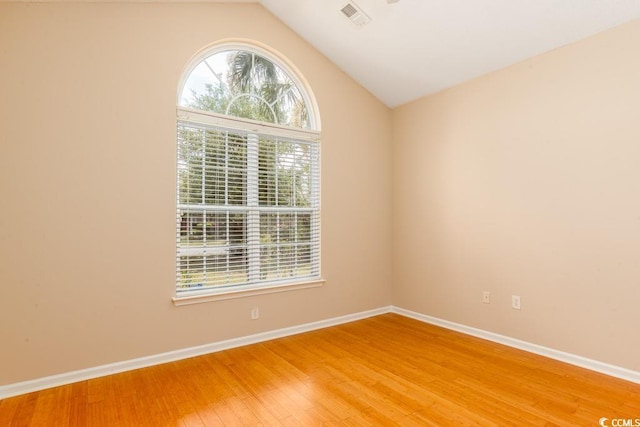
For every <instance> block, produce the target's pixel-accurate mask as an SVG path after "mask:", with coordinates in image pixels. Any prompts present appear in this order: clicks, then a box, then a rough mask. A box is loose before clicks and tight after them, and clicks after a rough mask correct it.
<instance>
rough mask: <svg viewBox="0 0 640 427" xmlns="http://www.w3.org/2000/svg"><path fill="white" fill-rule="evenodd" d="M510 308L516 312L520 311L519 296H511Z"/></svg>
mask: <svg viewBox="0 0 640 427" xmlns="http://www.w3.org/2000/svg"><path fill="white" fill-rule="evenodd" d="M511 308H514V309H516V310H520V296H519V295H511Z"/></svg>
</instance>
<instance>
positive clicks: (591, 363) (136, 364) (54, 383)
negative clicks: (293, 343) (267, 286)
mask: <svg viewBox="0 0 640 427" xmlns="http://www.w3.org/2000/svg"><path fill="white" fill-rule="evenodd" d="M385 313H395V314H398V315H400V316H405V317H409V318H411V319H415V320H419V321H421V322H425V323H429V324H431V325H435V326H440V327H442V328H445V329H450V330H453V331H457V332H461V333H463V334H466V335H471V336H474V337H477V338H482V339H486V340H488V341H493V342H496V343H499V344H503V345H506V346H509V347H513V348H517V349H520V350H524V351H528V352H530V353H534V354H538V355H541V356H545V357H548V358H550V359H555V360H558V361H561V362H565V363H568V364H570V365H575V366H579V367H581V368H585V369H589V370H591V371H595V372H600V373H602V374H605V375H609V376H612V377H615V378H620V379H623V380H626V381H630V382H633V383H637V384H640V372H637V371H632V370H630V369H626V368H622V367H619V366H615V365H610V364H607V363H603V362H599V361H597V360H592V359H588V358H586V357H582V356H578V355H575V354H571V353H566V352H563V351H559V350H554V349H552V348H548V347H544V346H541V345H537V344H532V343H529V342H526V341H521V340H518V339H515V338H511V337H507V336H504V335H500V334H496V333H493V332H489V331H485V330H482V329H477V328H473V327H471V326H466V325H462V324H459V323H455V322H450V321H448V320H443V319H439V318H437V317H432V316H428V315H426V314H422V313H418V312H415V311H411V310H407V309H404V308H400V307H396V306H387V307H380V308H377V309H373V310H367V311H362V312H359V313H354V314H349V315H345V316H339V317H334V318H331V319H326V320H320V321H317V322H311V323H305V324H303V325H298V326H291V327H288V328H282V329H277V330H274V331H268V332H262V333H259V334H254V335H248V336H245V337H239V338H232V339H229V340H225V341H218V342H215V343H211V344H205V345H201V346H196V347H189V348H185V349H181V350H175V351H169V352H166V353H160V354H156V355H152V356H147V357H140V358H136V359H131V360H125V361H122V362H116V363H111V364H107V365H101V366H96V367H93V368H88V369H81V370H78V371H72V372H66V373H63V374H58V375H52V376H48V377H43V378H37V379H34V380H30V381H23V382H19V383H14V384H8V385H4V386H0V400H1V399H6V398H8V397H12V396H18V395H21V394H26V393H31V392H34V391H39V390H44V389H47V388H52V387H58V386H61V385H66V384H71V383H75V382H78V381H85V380H90V379H93V378H98V377H103V376H106V375H112V374H117V373H120V372H125V371H132V370H134V369H140V368H146V367H149V366H155V365H160V364H163V363H169V362H174V361H176V360H182V359H188V358H190V357H196V356H202V355H204V354H209V353H215V352H218V351H222V350H228V349H231V348H236V347H242V346H245V345H249V344H256V343H259V342H263V341H268V340H272V339H276V338H282V337H286V336H290V335H296V334H301V333H304V332H310V331H314V330H317V329H323V328H328V327H331V326H336V325H341V324H343V323H349V322H354V321H357V320H362V319H366V318H369V317H374V316H378V315H381V314H385Z"/></svg>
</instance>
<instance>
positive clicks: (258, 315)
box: [251, 307, 260, 320]
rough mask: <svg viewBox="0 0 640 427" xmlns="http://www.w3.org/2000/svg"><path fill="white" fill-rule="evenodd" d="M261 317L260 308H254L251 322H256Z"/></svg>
mask: <svg viewBox="0 0 640 427" xmlns="http://www.w3.org/2000/svg"><path fill="white" fill-rule="evenodd" d="M259 317H260V309H259V308H258V307H253V308H252V309H251V320H256V319H257V318H259Z"/></svg>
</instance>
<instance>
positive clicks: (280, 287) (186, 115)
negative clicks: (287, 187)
mask: <svg viewBox="0 0 640 427" xmlns="http://www.w3.org/2000/svg"><path fill="white" fill-rule="evenodd" d="M230 49H242V50H248V51H252V52H254V53H256V54H258V55H261V56H264V57H266V58H267V59H269V60H271V61H272V62H274V64H276V65H277V66H279V67H281V68H282V69H284V70H285V71H287V72H288V73H289V76H290V77H291V78H292V80H293V81H294V82H295V83H296V84H297V85H298V90H299V91H300V92H301V94H302V96H303V97H304V99H305V102H306V103H307V108H308V110H309V121H310V124H311V126H312V127H313V126H316V123H317V122H318V116H317V106H316V104H315V102H311V99H312V98H310V95H309V93H308V92H307V90H306V89H307V88H306V85H302V84H301V83H300V79H299V78H298V76H297V74H296V73H295V72H291V71H290V68H289V66H287V65H285V64H283V63H282V61H278V60H277V59H275V58H274V56H273V55H272V54H270V53H268V52H266V51H265V50H264V49H261V48H259V47H258V48H257V47H256V46H253V45H252V46H248V45H246V44H240V45H239V44H238V43H234V44H232V45H229V44H226V45H222V46H218V47H217V48H216V49H214V50H211V49H209V50H207V51H206V52H205V54H201V55H199V56H198V57H197V58H200V59H199V60H196V61H193V62H192V66H191V67H190V68H189V69H188V70H187V72H186V74H185V76H188V75H189V72H190V71H191V70H193V68H194V67H195V66H196V65H197V64H198V63H199V61H200V60H201V59H202V58H203V57H205V55H206V56H209V55H212V54H215V52H216V51H223V50H230ZM184 82H185V78H183V80H182V84H184ZM180 89H182V87H181V88H180ZM178 96H179V97H180V93H179V94H178ZM177 120H178V123H180V122H182V123H187V124H202V125H206V126H214V127H225V128H229V129H235V130H239V131H244V132H246V133H247V136H248V141H247V203H246V206H243V207H242V209H244V210H246V212H247V226H246V227H247V230H248V233H247V258H248V271H247V277H248V283H247V284H238V285H226V286H221V287H219V288H217V287H213V288H211V287H210V288H206V289H202V290H199V289H197V288H195V289H189V290H186V291H181V290H179V289H180V283H179V279H177V286H176V296H175V297H173V298H172V300H173V302H174V304H175V305H177V306H178V305H189V304H195V303H201V302H208V301H217V300H225V299H231V298H239V297H247V296H253V295H260V294H268V293H275V292H283V291H289V290H295V289H306V288H311V287H318V286H322V285H323V284H324V280H323V279H322V277H321V273H320V271H321V270H320V241H319V240H320V229H319V227H320V220H319V217H320V173H319V172H320V144H319V141H320V131H319V130H309V129H298V128H292V127H287V126H280V125H277V124H273V123H265V122H258V121H254V120H247V119H241V118H236V117H230V116H225V115H223V114H218V113H211V112H203V111H199V110H194V109H191V108H186V107H182V106H178V107H177ZM258 135H268V136H274V137H281V138H292V139H295V140H301V141H310V142H313V143H315V144H317V146H316V150H317V156H318V158H317V159H316V160H315V161H312V162H311V166H312V168H317V169H314V170H312V173H311V176H312V180H314V182H313V183H312V187H313V188H315V189H316V190H315V191H313V192H312V199H313V200H312V201H311V208H309V209H310V210H314V212H315V215H317V221H316V222H315V224H314V226H315V227H316V228H317V229H314V230H312V234H313V235H315V236H316V238H317V244H316V245H313V244H312V248H313V250H312V253H311V262H312V265H313V264H314V263H315V265H317V272H316V273H315V274H314V275H312V276H311V277H292V278H290V279H288V280H277V281H273V282H268V281H259V280H258V279H259V274H260V212H261V211H264V210H265V209H264V207H260V206H259V202H258V200H259V195H258V165H257V162H258ZM254 163H255V164H254ZM227 208H228V206H227ZM291 209H293V210H298V211H299V210H300V209H299V208H291ZM279 211H283V209H282V208H279ZM178 212H180V206H178ZM179 217H180V215H179V213H178V221H177V233H178V234H179V233H180V220H179ZM312 222H313V221H312ZM312 238H313V237H312ZM177 240H178V249H177V250H178V254H177V259H180V255H181V254H182V255H185V254H189V255H196V256H197V255H204V254H205V252H206V251H207V250H208V251H209V252H206V253H207V254H211V252H210V251H211V249H210V248H206V247H195V248H180V245H179V238H178V239H177ZM219 250H220V249H219ZM221 250H224V249H221ZM181 251H182V252H181ZM178 268H179V266H178ZM177 276H178V277H179V272H178V275H177Z"/></svg>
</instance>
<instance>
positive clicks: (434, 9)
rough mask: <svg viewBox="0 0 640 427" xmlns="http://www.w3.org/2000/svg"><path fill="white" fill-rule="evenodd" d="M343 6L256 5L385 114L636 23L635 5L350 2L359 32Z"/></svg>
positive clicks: (286, 0)
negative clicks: (358, 13)
mask: <svg viewBox="0 0 640 427" xmlns="http://www.w3.org/2000/svg"><path fill="white" fill-rule="evenodd" d="M348 1H349V0H260V3H262V4H263V5H264V6H265V7H266V8H267V9H269V10H270V11H271V12H272V13H273V14H274V15H276V16H277V17H278V18H280V19H281V20H282V21H283V22H284V23H286V24H287V25H288V26H290V27H291V28H292V29H293V30H294V31H296V32H297V33H298V34H300V36H302V37H303V38H304V39H306V40H307V41H308V42H309V43H311V44H312V45H313V46H315V47H316V48H317V49H318V50H320V51H321V52H322V53H323V54H324V55H326V56H327V57H328V58H329V59H331V60H332V61H333V62H334V63H335V64H337V65H338V66H339V67H340V68H341V69H343V70H344V71H345V72H346V73H347V74H349V75H351V76H352V77H353V78H354V79H355V80H357V81H358V82H360V84H362V85H363V86H364V87H366V88H367V89H368V90H369V91H371V93H373V94H374V95H375V96H376V97H378V98H379V99H380V100H381V101H382V102H384V103H385V104H386V105H388V106H389V107H395V106H397V105H400V104H403V103H406V102H409V101H411V100H414V99H417V98H419V97H422V96H424V95H427V94H431V93H434V92H437V91H439V90H442V89H444V88H447V87H450V86H454V85H456V84H458V83H461V82H464V81H466V80H470V79H472V78H474V77H477V76H480V75H482V74H485V73H488V72H490V71H493V70H497V69H500V68H503V67H505V66H508V65H510V64H513V63H515V62H518V61H521V60H523V59H526V58H529V57H532V56H535V55H538V54H540V53H543V52H546V51H549V50H552V49H555V48H557V47H559V46H562V45H565V44H568V43H571V42H574V41H577V40H580V39H582V38H585V37H587V36H589V35H592V34H595V33H597V32H600V31H602V30H605V29H607V28H611V27H614V26H616V25H619V24H622V23H624V22H627V21H631V20H633V19H638V18H640V0H400V1H399V2H398V3H396V4H387V2H386V0H355V3H356V4H357V5H358V6H360V8H361V9H363V10H364V11H365V12H366V13H367V14H368V15H369V16H370V17H371V18H372V21H371V22H370V23H369V24H368V25H366V26H364V27H362V28H360V29H357V28H356V27H355V26H354V25H353V24H352V23H351V22H350V21H349V20H348V19H347V18H346V17H345V16H344V15H343V14H342V13H341V12H340V9H341V8H342V7H343V6H344V5H346V4H347V2H348ZM639 48H640V47H639ZM639 54H640V51H639Z"/></svg>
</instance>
